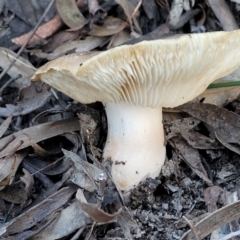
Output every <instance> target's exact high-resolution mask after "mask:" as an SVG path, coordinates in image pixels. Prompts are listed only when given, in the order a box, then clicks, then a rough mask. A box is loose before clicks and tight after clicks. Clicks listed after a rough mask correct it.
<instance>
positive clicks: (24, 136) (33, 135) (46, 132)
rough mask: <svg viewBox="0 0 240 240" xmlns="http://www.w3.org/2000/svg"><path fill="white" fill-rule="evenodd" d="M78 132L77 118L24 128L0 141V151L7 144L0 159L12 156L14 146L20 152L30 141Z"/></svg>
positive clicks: (1, 152) (0, 152)
mask: <svg viewBox="0 0 240 240" xmlns="http://www.w3.org/2000/svg"><path fill="white" fill-rule="evenodd" d="M79 130H80V125H79V122H78V119H77V118H73V119H65V120H59V121H53V122H49V123H43V124H39V125H36V126H33V127H29V128H25V129H24V130H21V131H18V132H16V133H13V134H11V135H9V136H7V137H5V138H2V139H1V140H0V149H1V147H2V146H6V144H7V146H6V147H5V148H4V149H3V150H2V151H0V157H5V156H7V155H9V154H12V151H13V149H14V148H15V147H16V146H17V149H16V150H20V149H23V148H26V147H28V146H30V145H31V141H34V142H40V141H42V140H45V139H48V138H51V137H54V136H57V135H60V134H62V133H65V132H71V131H79ZM9 140H12V141H9ZM19 143H21V144H19Z"/></svg>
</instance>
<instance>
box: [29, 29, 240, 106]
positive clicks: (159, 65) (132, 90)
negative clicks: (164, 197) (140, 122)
mask: <svg viewBox="0 0 240 240" xmlns="http://www.w3.org/2000/svg"><path fill="white" fill-rule="evenodd" d="M239 66H240V30H236V31H233V32H212V33H202V34H186V35H182V36H180V37H178V38H176V39H175V38H171V39H160V40H154V41H144V42H140V43H138V44H135V45H125V46H120V47H116V48H114V49H111V50H108V51H105V52H101V53H99V52H98V53H96V52H93V53H89V54H87V55H83V54H82V53H75V54H70V55H67V56H64V57H60V58H58V59H56V60H53V61H51V62H48V63H47V64H46V65H44V66H43V67H41V68H39V69H38V70H37V72H36V73H35V75H34V76H33V78H32V80H34V81H35V80H39V79H41V80H43V81H44V82H46V83H48V84H50V85H51V86H53V87H55V88H56V89H58V90H59V91H61V92H64V93H65V94H66V95H68V96H70V97H71V98H73V99H75V100H77V101H79V102H81V103H85V104H87V103H92V102H95V101H100V102H113V103H114V102H123V103H124V102H126V103H130V104H134V105H139V106H143V107H161V106H162V107H176V106H178V105H181V104H183V103H185V102H188V101H190V100H192V99H193V98H195V97H196V96H198V95H199V94H200V93H202V92H203V91H204V90H205V89H206V88H207V87H208V85H209V84H210V83H211V82H213V81H214V80H216V79H218V78H220V77H223V76H225V75H227V74H229V73H231V72H232V71H234V70H235V69H237V68H238V67H239Z"/></svg>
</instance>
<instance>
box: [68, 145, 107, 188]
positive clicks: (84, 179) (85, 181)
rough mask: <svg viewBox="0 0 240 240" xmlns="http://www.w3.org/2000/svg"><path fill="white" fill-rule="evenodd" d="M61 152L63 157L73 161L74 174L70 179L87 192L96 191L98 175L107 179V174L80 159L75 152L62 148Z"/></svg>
mask: <svg viewBox="0 0 240 240" xmlns="http://www.w3.org/2000/svg"><path fill="white" fill-rule="evenodd" d="M63 153H64V155H65V157H67V158H69V159H70V160H71V161H72V162H73V167H74V174H72V176H71V179H70V180H71V181H72V182H73V183H75V184H76V185H78V186H79V187H81V188H84V189H86V190H87V191H89V192H93V191H97V189H98V184H97V182H98V181H99V177H100V176H104V178H106V179H107V174H106V173H105V172H104V171H103V170H102V169H99V168H98V167H96V166H95V165H93V164H90V163H88V162H86V161H84V160H82V159H81V158H80V157H79V156H78V155H76V154H75V153H73V152H70V151H66V150H64V149H63Z"/></svg>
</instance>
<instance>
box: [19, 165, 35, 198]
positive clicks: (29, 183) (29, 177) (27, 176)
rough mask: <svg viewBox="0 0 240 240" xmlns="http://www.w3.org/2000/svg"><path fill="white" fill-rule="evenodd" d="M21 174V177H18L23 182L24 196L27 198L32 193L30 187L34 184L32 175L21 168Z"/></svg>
mask: <svg viewBox="0 0 240 240" xmlns="http://www.w3.org/2000/svg"><path fill="white" fill-rule="evenodd" d="M22 171H23V173H24V175H23V176H22V177H20V179H21V180H22V181H23V182H24V184H25V188H24V189H25V192H26V196H27V197H29V196H30V194H31V192H32V187H33V184H34V179H33V176H32V174H30V173H29V172H28V171H27V170H26V169H24V168H23V170H22Z"/></svg>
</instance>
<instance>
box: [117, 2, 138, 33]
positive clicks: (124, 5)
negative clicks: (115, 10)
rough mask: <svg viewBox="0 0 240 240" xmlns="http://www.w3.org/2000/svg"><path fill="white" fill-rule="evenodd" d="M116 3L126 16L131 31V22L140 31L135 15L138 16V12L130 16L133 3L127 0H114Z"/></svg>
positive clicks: (132, 10)
mask: <svg viewBox="0 0 240 240" xmlns="http://www.w3.org/2000/svg"><path fill="white" fill-rule="evenodd" d="M115 2H116V3H118V4H119V5H120V6H121V7H122V8H123V10H124V13H125V15H126V16H127V19H128V22H129V24H130V27H131V29H132V31H133V26H132V25H133V23H134V25H135V27H136V28H137V29H138V32H139V33H141V32H142V31H141V28H140V26H139V23H138V21H137V18H136V16H138V15H139V14H138V13H137V14H135V15H134V16H133V17H132V14H133V12H134V9H135V7H134V6H133V4H132V3H131V2H130V1H129V0H115Z"/></svg>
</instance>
